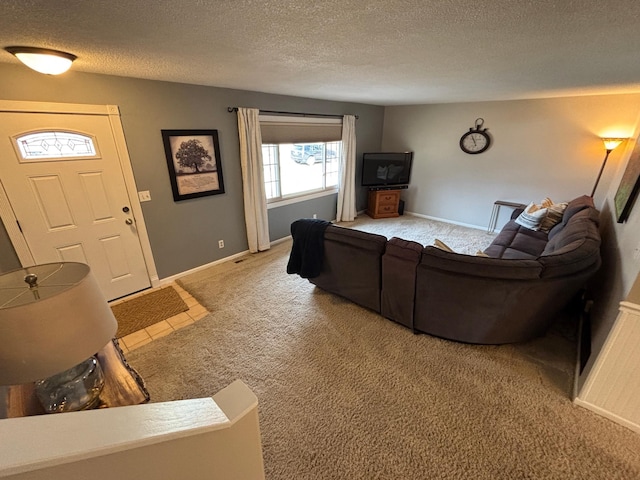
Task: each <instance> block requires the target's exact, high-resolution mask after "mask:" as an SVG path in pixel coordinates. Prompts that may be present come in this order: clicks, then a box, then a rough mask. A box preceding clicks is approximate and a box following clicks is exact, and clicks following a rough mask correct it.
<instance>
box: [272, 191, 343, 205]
mask: <svg viewBox="0 0 640 480" xmlns="http://www.w3.org/2000/svg"><path fill="white" fill-rule="evenodd" d="M336 193H338V189H337V188H332V189H331V190H322V191H320V192H315V193H307V194H303V195H298V196H295V197H289V198H284V199H282V200H277V201H275V202H271V203H267V210H271V209H272V208H278V207H284V206H285V205H291V204H293V203H300V202H306V201H307V200H313V199H314V198H321V197H326V196H329V195H335V194H336Z"/></svg>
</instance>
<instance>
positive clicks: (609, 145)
mask: <svg viewBox="0 0 640 480" xmlns="http://www.w3.org/2000/svg"><path fill="white" fill-rule="evenodd" d="M625 140H626V138H603V139H602V141H603V142H604V148H606V149H607V153H606V154H605V156H604V160H603V161H602V166H601V167H600V171H599V172H598V178H596V183H595V184H594V185H593V190H591V197H592V198H593V195H594V194H595V193H596V188H598V183H599V182H600V177H602V172H603V171H604V166H605V165H606V164H607V159H608V158H609V154H610V153H611V152H612V151H613V150H614V149H615V148H616V147H617V146H618V145H620V144H621V143H622V142H624V141H625Z"/></svg>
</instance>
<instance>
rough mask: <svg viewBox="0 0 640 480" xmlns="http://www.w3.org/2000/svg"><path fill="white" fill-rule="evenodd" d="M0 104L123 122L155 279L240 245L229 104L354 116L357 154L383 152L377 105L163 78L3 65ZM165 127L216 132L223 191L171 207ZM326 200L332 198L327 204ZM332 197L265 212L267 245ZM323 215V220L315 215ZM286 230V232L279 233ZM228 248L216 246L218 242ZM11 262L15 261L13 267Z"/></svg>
mask: <svg viewBox="0 0 640 480" xmlns="http://www.w3.org/2000/svg"><path fill="white" fill-rule="evenodd" d="M0 92H1V93H0V97H1V98H2V99H3V100H25V101H44V102H60V103H87V104H114V105H118V106H119V107H120V113H121V118H122V124H123V128H124V133H125V137H126V141H127V146H128V149H129V155H130V157H131V162H132V167H133V172H134V176H135V180H136V184H137V188H138V190H149V191H150V192H151V198H152V201H151V202H146V203H142V209H143V212H144V217H145V221H146V224H147V228H148V232H149V237H150V242H151V248H152V250H153V255H154V258H155V261H156V266H157V269H158V274H159V276H160V278H164V277H168V276H171V275H174V274H178V273H181V272H184V271H186V270H189V269H192V268H195V267H198V266H201V265H204V264H207V263H210V262H213V261H215V260H218V259H221V258H224V257H227V256H230V255H232V254H234V253H238V252H242V251H245V250H246V249H247V240H246V233H245V224H244V214H243V200H242V176H241V170H240V160H239V145H238V129H237V117H236V115H235V113H228V112H227V107H228V106H241V107H254V108H261V109H267V110H286V111H298V112H311V113H328V114H357V115H359V120H358V121H357V122H356V129H357V130H356V135H357V139H358V143H357V151H358V157H359V158H361V156H362V153H363V152H365V151H370V150H373V151H377V150H379V148H380V141H381V136H382V123H383V115H384V109H383V108H382V107H378V106H373V105H363V104H353V103H344V102H328V101H322V100H313V99H305V98H298V97H288V96H280V95H269V94H263V93H256V92H246V91H240V90H230V89H221V88H214V87H204V86H196V85H184V84H177V83H169V82H157V81H150V80H140V79H132V78H123V77H114V76H106V75H94V74H86V73H80V72H74V71H73V70H71V71H70V72H68V73H66V74H64V75H62V76H59V77H51V76H45V75H41V74H38V73H35V72H32V71H30V70H29V69H27V68H24V67H23V66H21V65H11V64H0ZM162 129H217V130H218V134H219V140H220V154H221V157H222V170H223V174H224V185H225V190H226V193H225V194H224V195H214V196H209V197H202V198H196V199H191V200H184V201H180V202H174V201H173V196H172V194H171V187H170V183H169V174H168V171H167V166H166V160H165V153H164V148H163V144H162V136H161V133H160V131H161V130H162ZM331 199H333V200H331ZM332 201H333V204H334V207H333V208H334V210H335V195H333V196H330V197H323V198H320V199H316V200H312V201H307V202H303V203H301V204H299V205H296V206H286V207H280V208H276V209H272V210H269V225H270V227H271V228H272V231H271V232H270V235H271V239H272V240H276V239H278V238H281V237H283V236H286V235H288V234H289V231H288V230H289V224H290V223H291V221H292V220H294V219H296V218H299V217H305V216H308V217H310V216H312V214H313V213H317V214H318V216H319V217H320V218H327V219H329V218H335V213H333V215H332V214H331V213H330V205H329V204H330V203H331V202H332ZM321 215H322V216H321ZM285 227H286V228H285ZM5 237H6V235H5V232H2V231H0V249H1V250H0V252H1V254H2V258H3V261H2V262H1V263H0V267H2V268H3V269H5V270H6V269H9V268H17V267H19V265H18V264H17V259H16V258H15V253H14V252H13V251H12V250H11V249H10V244H9V243H8V242H6V238H5ZM220 239H223V240H224V242H225V248H224V249H222V250H221V249H218V240H220ZM14 263H15V265H14Z"/></svg>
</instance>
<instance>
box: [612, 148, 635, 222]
mask: <svg viewBox="0 0 640 480" xmlns="http://www.w3.org/2000/svg"><path fill="white" fill-rule="evenodd" d="M638 141H639V143H636V145H635V146H634V147H633V152H631V156H630V157H629V163H627V168H626V169H625V171H624V174H623V175H622V179H621V180H620V185H619V186H618V190H617V191H616V195H615V197H614V205H615V209H616V219H617V221H618V223H624V222H625V221H626V220H627V219H628V218H629V214H630V213H631V209H632V208H633V204H634V203H635V200H636V197H637V196H638V191H639V190H640V139H638Z"/></svg>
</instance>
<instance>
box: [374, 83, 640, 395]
mask: <svg viewBox="0 0 640 480" xmlns="http://www.w3.org/2000/svg"><path fill="white" fill-rule="evenodd" d="M639 112H640V95H637V94H634V95H600V96H588V97H571V98H552V99H538V100H518V101H504V102H478V103H460V104H440V105H420V106H399V107H387V108H386V109H385V119H384V128H383V139H382V147H383V149H384V150H387V151H394V150H413V151H414V152H415V156H414V168H413V172H412V178H411V186H410V187H409V189H408V190H407V191H406V192H404V193H403V198H404V199H405V201H406V210H407V211H410V212H416V213H420V214H423V215H427V216H432V217H436V218H444V219H447V220H453V221H456V222H460V223H465V224H471V225H477V226H482V227H485V226H486V225H487V223H488V221H489V217H490V214H491V207H492V205H493V202H494V201H495V200H497V199H500V200H510V201H517V202H522V203H528V202H530V201H539V200H542V199H543V198H544V197H546V196H549V197H550V198H551V199H553V200H555V201H562V200H569V199H571V198H574V197H576V196H578V195H583V194H587V195H588V194H590V193H591V189H592V188H593V183H594V182H595V179H596V176H597V174H598V170H599V169H600V165H601V164H602V160H603V159H604V154H605V151H604V146H603V144H602V142H601V141H600V137H601V136H616V137H617V136H621V137H634V138H636V137H637V136H638V134H637V130H638V127H637V125H638V116H639ZM478 117H482V118H484V121H485V123H484V126H485V127H488V128H489V132H490V133H491V135H492V137H493V143H492V146H491V148H490V149H489V150H487V151H486V152H485V153H483V154H479V155H467V154H465V153H463V152H462V151H461V150H460V147H459V146H458V142H459V140H460V136H461V135H462V134H463V133H465V132H466V131H468V129H469V128H470V127H472V126H473V125H474V122H475V120H476V118H478ZM633 144H634V142H633V141H630V142H627V143H626V145H623V146H621V147H618V149H616V150H614V151H613V152H612V153H611V155H610V157H609V160H608V163H607V167H606V170H605V172H604V174H603V177H602V180H601V181H600V184H599V186H598V190H597V192H596V195H595V203H596V206H597V207H598V208H600V210H601V211H602V215H601V231H602V233H603V246H602V254H603V266H602V268H601V270H600V272H599V273H598V275H597V276H596V278H595V279H594V280H593V282H592V291H593V295H594V297H595V298H594V300H595V304H594V308H593V310H592V315H591V316H592V355H591V357H590V360H589V363H588V364H587V366H586V368H585V370H584V372H583V374H582V375H581V376H580V378H579V385H580V386H581V385H582V384H583V383H584V380H585V379H586V377H587V375H588V373H589V371H590V369H591V368H592V366H593V363H594V361H595V359H596V357H597V354H598V352H599V351H600V349H601V348H602V345H603V344H604V341H605V339H606V337H607V334H608V333H609V331H610V330H611V327H612V325H613V323H614V321H615V319H616V317H617V315H618V304H619V302H620V301H621V300H623V299H624V298H625V297H626V296H627V294H628V292H629V291H630V289H631V286H632V284H633V282H634V281H635V279H636V277H637V276H638V272H639V271H640V257H639V256H638V255H637V252H638V251H640V244H639V243H638V242H639V241H640V204H639V205H636V206H635V208H634V209H633V210H632V212H631V216H630V217H629V219H628V221H627V222H626V223H624V224H618V223H616V221H615V218H614V214H613V212H612V208H611V206H612V205H613V198H614V196H615V192H616V189H617V186H618V184H619V182H620V178H621V177H622V173H623V171H624V168H625V166H626V162H627V160H628V158H629V155H630V153H631V149H632V148H633ZM504 210H505V211H504V212H501V216H500V220H499V222H498V228H500V227H501V226H502V224H504V222H506V221H507V220H508V216H509V214H510V212H509V211H508V209H504ZM638 289H639V290H640V287H638Z"/></svg>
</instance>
